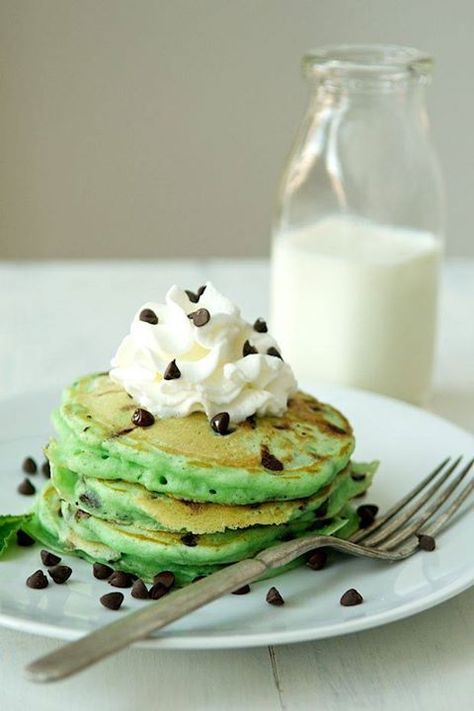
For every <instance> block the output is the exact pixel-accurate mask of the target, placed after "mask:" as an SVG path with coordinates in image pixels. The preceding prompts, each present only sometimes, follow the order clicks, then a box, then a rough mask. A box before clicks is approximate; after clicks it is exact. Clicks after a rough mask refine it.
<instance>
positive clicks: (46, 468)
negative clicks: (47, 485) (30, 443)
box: [41, 459, 51, 479]
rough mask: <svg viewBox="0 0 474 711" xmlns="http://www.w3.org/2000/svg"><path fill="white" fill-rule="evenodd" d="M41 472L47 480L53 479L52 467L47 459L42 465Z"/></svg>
mask: <svg viewBox="0 0 474 711" xmlns="http://www.w3.org/2000/svg"><path fill="white" fill-rule="evenodd" d="M41 472H42V474H43V475H44V476H45V477H46V479H49V478H50V477H51V465H50V463H49V462H48V460H47V459H46V461H44V462H43V464H42V465H41Z"/></svg>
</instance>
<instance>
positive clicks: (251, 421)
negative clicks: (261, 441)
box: [245, 415, 257, 430]
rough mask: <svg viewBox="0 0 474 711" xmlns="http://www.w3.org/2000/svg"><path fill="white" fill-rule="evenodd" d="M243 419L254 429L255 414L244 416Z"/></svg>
mask: <svg viewBox="0 0 474 711" xmlns="http://www.w3.org/2000/svg"><path fill="white" fill-rule="evenodd" d="M245 421H246V422H248V423H249V425H250V427H251V429H253V430H254V429H255V428H256V426H257V418H256V417H255V415H250V416H249V417H247V418H246V420H245Z"/></svg>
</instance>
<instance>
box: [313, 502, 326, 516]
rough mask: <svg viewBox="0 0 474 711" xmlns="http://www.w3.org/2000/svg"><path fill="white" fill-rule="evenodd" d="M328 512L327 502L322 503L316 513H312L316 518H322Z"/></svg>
mask: <svg viewBox="0 0 474 711" xmlns="http://www.w3.org/2000/svg"><path fill="white" fill-rule="evenodd" d="M327 512H328V502H327V501H323V503H322V504H321V506H319V507H318V508H317V509H316V511H315V512H314V515H315V516H316V518H324V517H325V516H326V514H327Z"/></svg>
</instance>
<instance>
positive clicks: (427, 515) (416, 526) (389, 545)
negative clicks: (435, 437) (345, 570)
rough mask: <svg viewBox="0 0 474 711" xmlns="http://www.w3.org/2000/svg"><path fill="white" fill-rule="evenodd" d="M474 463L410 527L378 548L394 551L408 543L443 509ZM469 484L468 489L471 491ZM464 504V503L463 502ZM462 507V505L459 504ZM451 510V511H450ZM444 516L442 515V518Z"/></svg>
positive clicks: (473, 460)
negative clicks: (409, 539)
mask: <svg viewBox="0 0 474 711" xmlns="http://www.w3.org/2000/svg"><path fill="white" fill-rule="evenodd" d="M473 463H474V458H473V459H471V461H470V462H468V463H467V464H466V466H465V467H464V468H463V469H462V471H461V472H460V473H459V474H458V476H457V477H456V478H455V479H454V480H453V481H452V482H451V483H450V484H449V485H448V486H445V487H444V489H443V491H442V492H441V494H440V495H439V496H437V497H436V498H435V499H434V500H433V501H432V502H431V504H430V505H429V506H428V507H427V508H426V509H425V510H424V511H423V512H422V513H421V515H420V516H418V517H417V518H416V519H414V520H412V521H411V522H410V523H409V525H407V526H403V528H401V529H399V530H398V531H397V532H395V534H394V535H393V536H390V537H389V538H388V539H387V540H386V541H385V543H382V545H380V546H377V547H378V548H380V549H381V550H392V549H393V548H396V547H397V546H398V545H400V543H403V541H406V540H407V538H410V536H412V535H413V534H414V533H416V532H417V531H419V530H420V528H421V527H422V526H423V524H424V523H426V522H427V521H429V520H430V519H431V518H432V517H433V514H435V513H436V512H437V511H438V509H440V508H441V506H442V505H443V504H444V503H445V501H447V500H448V499H449V497H450V496H451V494H452V493H453V491H454V490H455V489H457V488H458V486H459V484H460V483H461V482H462V480H463V479H464V477H465V476H466V475H467V474H468V473H469V471H470V470H471V468H472V465H473ZM469 486H470V485H469V484H468V486H467V487H465V488H467V489H468V490H469ZM468 493H469V491H468V492H467V494H466V496H467V495H468ZM461 503H462V501H461ZM459 505H460V504H459ZM448 510H449V509H448ZM442 515H443V514H440V516H442Z"/></svg>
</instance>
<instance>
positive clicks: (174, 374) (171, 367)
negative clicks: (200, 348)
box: [163, 360, 181, 380]
mask: <svg viewBox="0 0 474 711" xmlns="http://www.w3.org/2000/svg"><path fill="white" fill-rule="evenodd" d="M180 377H181V371H180V369H179V368H178V366H177V365H176V360H172V361H171V363H168V365H167V366H166V370H165V372H164V374H163V379H164V380H176V379H177V378H180Z"/></svg>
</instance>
